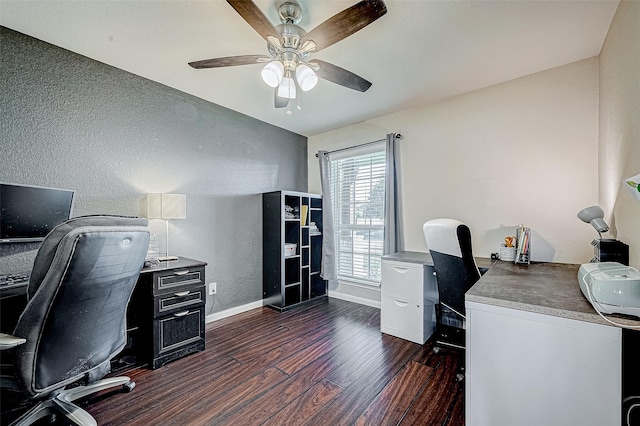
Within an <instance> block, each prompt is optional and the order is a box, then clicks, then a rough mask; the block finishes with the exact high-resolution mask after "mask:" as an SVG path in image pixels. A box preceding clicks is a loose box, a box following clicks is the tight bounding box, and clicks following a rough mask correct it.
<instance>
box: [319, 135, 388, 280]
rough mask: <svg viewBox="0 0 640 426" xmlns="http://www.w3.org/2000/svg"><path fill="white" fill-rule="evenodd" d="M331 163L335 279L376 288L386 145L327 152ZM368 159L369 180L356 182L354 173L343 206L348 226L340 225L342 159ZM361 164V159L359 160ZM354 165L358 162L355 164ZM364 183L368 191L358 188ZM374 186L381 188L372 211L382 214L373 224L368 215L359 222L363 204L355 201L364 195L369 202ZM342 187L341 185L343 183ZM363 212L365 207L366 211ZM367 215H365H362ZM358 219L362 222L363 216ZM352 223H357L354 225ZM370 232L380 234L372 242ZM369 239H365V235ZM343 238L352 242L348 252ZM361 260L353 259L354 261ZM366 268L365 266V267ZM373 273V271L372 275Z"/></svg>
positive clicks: (379, 255)
mask: <svg viewBox="0 0 640 426" xmlns="http://www.w3.org/2000/svg"><path fill="white" fill-rule="evenodd" d="M329 155H330V160H331V189H332V201H333V203H332V204H333V205H332V206H331V209H332V213H333V217H334V228H335V235H336V263H337V271H336V272H337V277H338V280H339V281H343V282H348V283H350V284H356V285H359V286H363V287H366V288H379V287H380V281H381V268H382V260H381V258H382V256H383V249H384V202H385V200H384V198H385V180H386V146H385V143H384V141H379V142H376V143H371V144H367V145H365V146H359V147H354V148H349V149H345V150H342V151H339V152H334V153H330V154H329ZM363 156H369V157H370V158H369V161H372V160H373V161H374V162H373V163H370V165H369V170H368V173H369V178H368V179H367V178H365V179H362V178H360V179H358V178H357V175H358V174H357V173H356V174H355V175H354V176H355V179H356V181H355V183H356V185H355V186H353V184H351V186H350V187H349V189H348V191H349V202H348V203H346V205H347V206H349V207H348V216H349V223H346V224H343V217H344V213H343V217H340V213H339V212H338V209H340V208H341V207H342V208H344V206H345V204H342V203H340V201H341V199H342V194H343V192H342V191H343V190H345V188H344V187H341V186H340V182H339V180H340V179H341V177H338V176H337V169H338V168H340V167H344V162H345V160H351V159H356V158H357V157H363ZM361 161H362V159H361ZM356 164H357V163H356ZM363 182H368V188H364V189H363V188H362V187H358V185H357V184H358V183H359V184H362V183H363ZM376 184H379V185H380V189H378V191H381V194H382V196H381V197H379V200H378V202H374V207H373V208H374V209H378V210H374V211H379V212H381V216H380V217H377V218H376V220H375V222H376V223H373V222H374V218H373V217H372V216H371V217H369V218H367V217H366V216H365V217H364V221H365V222H367V221H368V223H364V224H363V223H358V218H357V215H358V213H357V212H358V211H362V208H363V204H364V203H363V201H362V200H360V199H357V197H358V196H360V197H362V196H363V194H365V195H367V196H368V198H369V201H370V200H371V194H372V190H373V189H374V186H375V185H376ZM343 185H344V184H343ZM365 210H366V208H365ZM365 214H366V213H365ZM360 219H363V218H362V217H361V218H360ZM354 220H355V222H356V223H354ZM341 231H348V232H349V235H347V236H344V237H341V235H340V234H341ZM372 232H378V233H379V234H380V235H381V238H380V239H372V238H371V234H372ZM356 235H362V236H363V241H365V240H366V241H367V247H366V250H362V246H360V247H358V246H357V241H356V240H355V239H354V237H355V236H356ZM367 235H368V236H369V238H366V236H367ZM342 238H345V239H351V241H350V247H349V249H348V250H344V245H343V241H342ZM372 243H373V244H375V245H376V246H375V247H372ZM345 255H346V256H347V257H348V261H347V262H344V263H343V262H342V261H341V260H342V259H344V258H343V256H345ZM358 257H359V258H360V259H358V260H356V259H357V258H358ZM372 260H373V261H375V265H378V266H377V270H378V272H377V274H376V273H375V271H372V269H375V268H376V266H375V265H374V264H373V262H372ZM345 263H346V264H347V266H346V267H350V268H351V271H350V272H349V273H345V269H344V268H346V267H345ZM356 263H361V269H360V271H366V276H362V275H364V274H362V273H361V275H358V273H357V272H354V271H355V269H354V265H355V264H356ZM365 265H366V266H365ZM362 268H364V269H362ZM372 272H374V273H373V274H372Z"/></svg>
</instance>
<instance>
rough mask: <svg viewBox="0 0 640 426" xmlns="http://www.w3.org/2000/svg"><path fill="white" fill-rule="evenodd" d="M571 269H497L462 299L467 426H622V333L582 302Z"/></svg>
mask: <svg viewBox="0 0 640 426" xmlns="http://www.w3.org/2000/svg"><path fill="white" fill-rule="evenodd" d="M577 272H578V265H568V264H557V263H537V264H534V263H532V264H531V265H529V266H522V265H514V264H513V263H508V262H498V263H497V264H496V265H495V266H493V267H492V268H491V270H490V271H489V272H487V273H486V274H485V275H484V276H483V277H482V278H481V279H480V281H478V282H477V283H476V284H475V285H474V286H473V287H472V288H471V289H470V290H469V291H468V292H467V293H466V295H465V298H466V312H467V324H466V325H467V333H466V338H467V341H466V347H467V349H466V366H467V368H466V380H465V384H466V390H465V399H466V402H465V412H466V413H465V414H466V424H467V425H468V426H493V425H510V426H529V425H531V426H534V425H535V426H537V425H545V426H564V425H581V426H603V425H611V426H617V425H620V424H625V425H626V424H627V423H626V422H624V423H621V411H622V393H621V392H622V384H623V382H624V380H625V377H624V375H623V364H622V359H623V358H622V356H623V354H622V348H623V345H622V343H623V334H624V333H622V330H621V329H620V328H617V327H613V326H611V325H609V324H608V323H606V322H605V321H604V320H603V319H601V318H600V317H599V316H598V314H597V313H596V311H595V310H594V309H593V308H592V307H591V305H590V304H589V303H588V302H587V300H586V298H585V297H584V296H583V295H582V293H581V291H580V288H579V285H578V281H577ZM616 321H618V322H621V323H624V324H626V325H630V326H640V321H636V320H632V319H623V318H616ZM635 359H637V358H635Z"/></svg>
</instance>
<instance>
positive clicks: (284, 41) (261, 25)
mask: <svg viewBox="0 0 640 426" xmlns="http://www.w3.org/2000/svg"><path fill="white" fill-rule="evenodd" d="M227 2H228V3H229V4H230V5H231V6H232V7H233V8H234V9H235V10H236V12H238V14H240V16H241V17H242V18H243V19H244V20H245V21H247V23H248V24H249V25H250V26H251V27H252V28H253V29H254V30H255V31H256V32H257V33H258V34H260V35H261V36H262V38H264V39H265V40H266V42H267V51H268V55H241V56H228V57H223V58H215V59H205V60H202V61H196V62H189V65H191V66H192V67H193V68H196V69H201V68H219V67H230V66H236V65H249V64H255V63H266V65H265V66H264V67H263V68H262V72H261V75H262V79H263V80H264V82H265V83H266V84H268V85H269V86H271V87H274V88H275V95H274V99H275V107H276V108H285V107H286V106H287V105H289V100H290V99H296V96H297V89H298V88H299V89H301V90H302V91H307V90H311V89H312V88H313V87H315V85H316V84H317V82H318V78H323V79H325V80H328V81H331V82H333V83H336V84H339V85H341V86H344V87H347V88H349V89H353V90H357V91H360V92H365V91H367V90H368V89H369V87H371V82H369V81H367V80H365V79H364V78H362V77H360V76H359V75H356V74H354V73H352V72H351V71H347V70H346V69H344V68H340V67H339V66H336V65H333V64H330V63H329V62H325V61H321V60H319V59H311V58H310V55H311V54H312V53H316V52H319V51H320V50H322V49H325V48H327V47H329V46H331V45H333V44H335V43H337V42H339V41H340V40H342V39H345V38H347V37H349V36H350V35H351V34H353V33H355V32H357V31H359V30H361V29H362V28H364V27H366V26H367V25H369V24H371V23H372V22H373V21H375V20H376V19H378V18H380V17H381V16H383V15H384V14H385V13H387V7H386V6H385V4H384V2H383V1H382V0H362V1H360V2H359V3H357V4H355V5H353V6H351V7H349V8H347V9H345V10H343V11H342V12H340V13H338V14H336V15H334V16H332V17H331V18H329V19H327V20H326V21H324V22H323V23H321V24H320V25H318V26H317V27H315V28H314V29H312V30H311V31H309V32H306V31H305V30H304V29H302V28H301V27H299V26H298V25H297V24H298V22H300V18H301V17H302V9H301V8H300V5H299V4H297V3H294V2H292V1H285V2H284V3H282V4H281V5H280V7H279V8H278V14H279V16H280V20H281V21H282V23H281V24H280V25H277V26H275V27H274V26H273V25H272V24H271V22H270V21H269V20H268V19H267V17H266V16H265V15H264V14H263V13H262V11H261V10H260V9H259V8H258V6H257V5H256V4H255V3H254V2H253V1H251V0H227ZM298 108H299V107H298ZM287 113H288V114H291V108H290V107H289V110H288V111H287Z"/></svg>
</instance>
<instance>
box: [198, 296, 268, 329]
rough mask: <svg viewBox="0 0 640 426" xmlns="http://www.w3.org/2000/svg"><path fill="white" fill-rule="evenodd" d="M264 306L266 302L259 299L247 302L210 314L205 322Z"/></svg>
mask: <svg viewBox="0 0 640 426" xmlns="http://www.w3.org/2000/svg"><path fill="white" fill-rule="evenodd" d="M262 306H264V304H263V303H262V300H257V301H255V302H251V303H247V304H246V305H241V306H236V307H235V308H231V309H227V310H225V311H221V312H216V313H213V314H209V315H207V316H206V318H205V323H207V324H208V323H210V322H214V321H218V320H221V319H223V318H227V317H231V316H234V315H238V314H241V313H243V312H247V311H250V310H252V309H256V308H261V307H262Z"/></svg>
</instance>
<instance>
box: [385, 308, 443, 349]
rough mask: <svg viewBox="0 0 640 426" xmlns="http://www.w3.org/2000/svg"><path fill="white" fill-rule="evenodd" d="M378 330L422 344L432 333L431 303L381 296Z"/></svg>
mask: <svg viewBox="0 0 640 426" xmlns="http://www.w3.org/2000/svg"><path fill="white" fill-rule="evenodd" d="M381 302H382V307H381V310H380V330H381V331H382V332H383V333H386V334H390V335H392V336H396V337H400V338H402V339H406V340H409V341H412V342H415V343H419V344H421V345H422V344H423V343H424V342H426V341H427V339H428V338H429V336H431V334H432V333H433V329H434V326H435V324H434V322H433V319H432V318H433V310H434V306H433V303H432V302H431V301H429V300H424V301H423V303H416V302H406V301H403V300H399V299H395V298H387V297H383V298H382V301H381Z"/></svg>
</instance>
